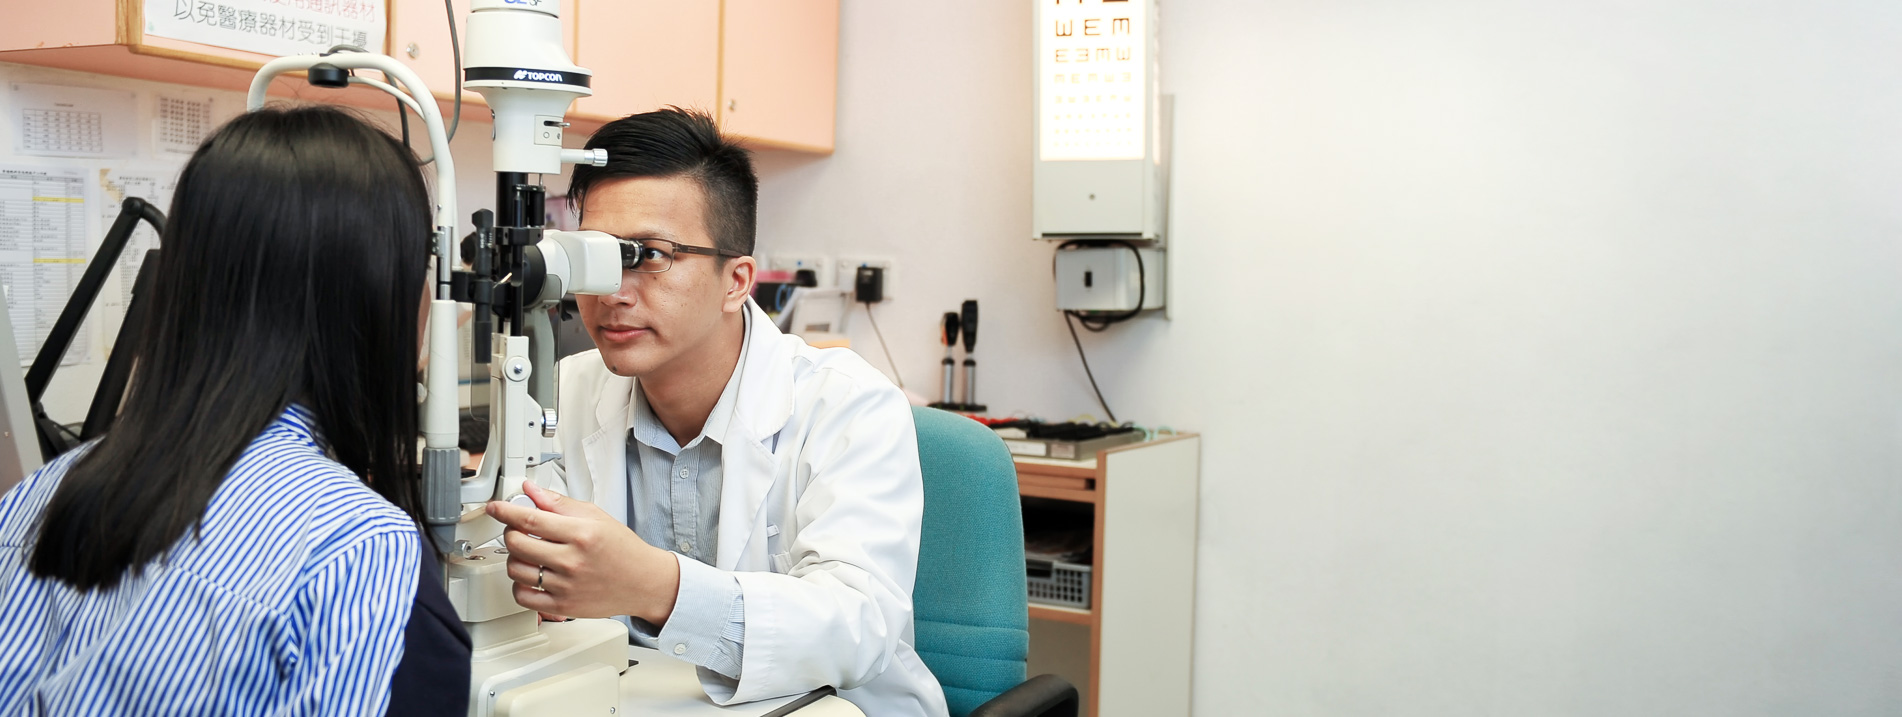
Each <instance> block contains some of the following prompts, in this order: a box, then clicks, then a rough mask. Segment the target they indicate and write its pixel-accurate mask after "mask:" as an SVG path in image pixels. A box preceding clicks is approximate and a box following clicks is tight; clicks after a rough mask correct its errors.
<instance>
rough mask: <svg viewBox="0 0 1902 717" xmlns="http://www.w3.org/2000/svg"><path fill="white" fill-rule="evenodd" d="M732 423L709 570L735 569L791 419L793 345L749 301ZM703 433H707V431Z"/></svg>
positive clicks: (724, 448) (724, 447)
mask: <svg viewBox="0 0 1902 717" xmlns="http://www.w3.org/2000/svg"><path fill="white" fill-rule="evenodd" d="M746 311H747V312H748V323H747V341H746V348H745V349H744V350H743V351H742V352H741V354H740V366H739V369H738V370H739V372H740V385H739V392H738V394H737V395H736V400H735V401H734V402H733V420H732V421H731V422H730V423H728V425H727V429H726V432H725V435H724V436H723V437H722V440H721V441H720V472H721V475H722V476H724V478H723V482H722V483H721V486H720V545H719V550H718V551H717V554H716V555H715V556H714V567H717V568H720V569H721V570H737V569H739V564H740V560H741V558H742V557H744V556H745V555H746V554H747V551H746V547H747V542H748V541H750V540H752V539H753V528H754V525H755V524H756V523H758V522H759V521H758V520H757V518H758V517H759V512H760V510H761V508H763V507H764V506H765V505H766V495H767V493H768V492H769V491H771V490H772V487H773V481H774V480H775V476H776V475H777V474H778V471H777V470H775V467H776V466H777V464H778V458H777V457H776V456H775V455H774V451H775V450H776V449H777V448H778V437H779V431H780V429H782V428H785V427H786V422H787V421H790V420H791V419H792V409H793V383H792V376H793V365H792V352H793V351H794V347H793V345H792V344H793V343H794V342H797V341H798V340H797V339H791V340H788V338H787V337H786V336H785V335H784V334H781V333H780V332H779V328H778V327H776V326H774V325H773V322H772V320H771V319H769V318H767V316H766V312H764V311H761V310H760V308H759V306H758V305H756V304H754V303H753V301H752V299H748V300H747V301H746ZM709 435H712V434H711V433H709Z"/></svg>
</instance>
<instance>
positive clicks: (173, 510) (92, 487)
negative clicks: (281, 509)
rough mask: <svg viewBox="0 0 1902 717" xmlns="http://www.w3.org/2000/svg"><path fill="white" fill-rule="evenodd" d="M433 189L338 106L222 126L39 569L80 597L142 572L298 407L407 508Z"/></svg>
mask: <svg viewBox="0 0 1902 717" xmlns="http://www.w3.org/2000/svg"><path fill="white" fill-rule="evenodd" d="M429 212H430V204H429V196H428V190H427V189H426V188H425V186H424V184H423V179H422V174H421V171H420V168H419V167H418V166H417V164H416V159H415V157H414V156H412V155H411V154H410V153H409V152H407V151H406V150H405V149H404V148H403V147H402V145H401V144H400V143H399V142H398V141H397V140H396V139H394V138H392V137H390V136H389V135H388V134H387V133H385V132H383V131H381V130H379V129H377V128H376V127H374V126H371V125H370V124H368V123H366V122H364V121H363V120H361V119H358V118H357V117H355V116H353V115H350V114H348V113H345V112H344V111H341V110H337V109H333V108H328V107H315V106H314V107H298V108H292V109H264V110H261V111H257V112H252V113H249V114H245V115H243V116H241V117H238V118H237V119H234V120H232V121H231V122H230V123H229V124H226V125H224V126H223V127H222V128H220V129H219V130H218V131H217V132H216V133H215V134H213V135H212V136H211V138H210V139H207V140H205V143H204V144H203V145H201V146H200V147H199V148H198V151H197V153H196V154H193V155H192V158H191V161H190V162H189V163H188V164H186V165H185V169H184V173H183V174H181V175H180V177H179V181H178V188H177V190H176V192H175V194H174V199H173V200H172V211H171V214H170V215H169V216H168V217H167V221H166V225H165V234H164V235H163V236H162V237H161V249H160V252H159V256H158V260H157V261H158V266H157V269H156V271H157V281H156V282H155V286H154V288H153V291H152V296H151V301H152V302H153V303H152V309H153V310H152V311H151V313H150V314H149V315H150V316H151V317H153V318H152V321H151V322H150V323H149V324H148V325H147V326H146V327H145V329H144V331H143V333H142V334H141V335H140V337H139V345H138V351H137V354H136V355H137V368H136V369H135V373H134V377H133V382H132V387H131V390H130V391H129V392H128V393H127V395H126V399H125V403H124V405H123V407H122V408H121V410H120V413H119V417H118V419H117V421H116V422H115V423H114V425H113V428H112V430H111V431H110V432H108V433H107V434H106V435H105V436H104V437H103V438H102V439H101V440H100V441H99V443H98V444H97V445H94V446H92V447H91V449H90V451H89V452H87V453H86V454H85V455H84V456H82V457H80V458H79V459H78V460H77V461H76V462H75V463H74V465H73V466H72V467H71V469H70V470H68V471H67V472H66V475H65V476H64V477H63V478H62V479H61V481H60V484H59V488H58V489H57V491H56V492H55V493H54V494H53V497H52V499H51V501H50V502H49V503H48V504H47V507H46V511H45V513H44V514H43V516H42V522H41V525H40V530H39V537H38V539H37V541H36V542H35V545H34V547H33V556H32V560H31V563H30V566H29V569H30V570H31V571H32V572H33V574H34V575H38V576H41V577H44V578H51V579H56V580H59V581H61V582H64V583H66V584H68V585H70V586H72V587H74V588H76V589H79V590H82V591H84V590H93V589H109V588H111V587H113V586H115V585H117V584H118V583H119V581H120V579H121V578H122V577H123V576H125V575H126V574H128V571H130V572H131V573H132V574H136V573H137V572H139V571H141V570H143V569H144V566H145V565H146V564H148V563H150V562H152V561H153V560H154V559H156V558H158V557H159V556H160V555H161V554H163V553H164V552H165V551H166V550H167V549H169V548H170V547H171V546H172V545H173V544H175V543H177V542H178V540H179V539H180V538H181V537H183V536H184V534H185V531H186V530H187V529H195V528H196V527H197V526H198V525H199V524H200V521H201V520H202V519H203V517H204V513H205V508H206V506H207V505H209V504H210V502H211V498H212V494H213V493H214V492H215V491H216V490H217V489H218V486H219V485H220V484H221V483H222V482H223V481H224V479H225V475H226V473H227V472H229V471H230V470H231V467H232V466H233V465H234V464H235V463H236V462H237V460H238V458H239V457H240V456H241V455H242V454H243V452H244V449H245V448H246V446H247V445H249V444H250V443H251V441H252V440H253V439H255V438H256V437H257V436H258V435H259V434H260V433H262V432H263V430H264V428H265V427H266V426H267V425H269V424H270V423H271V422H272V421H273V420H274V419H276V418H277V417H278V416H279V415H280V414H282V413H283V412H284V411H285V409H286V408H287V407H289V406H290V404H292V403H297V404H300V405H302V406H304V407H305V408H307V409H309V410H310V411H311V413H313V414H314V415H315V418H316V423H317V426H318V433H319V434H320V435H321V441H322V443H321V445H322V447H323V448H324V449H325V450H326V451H327V452H328V453H329V455H330V456H331V457H332V458H334V459H336V460H337V461H338V462H340V463H342V464H343V465H344V466H346V467H348V468H349V469H350V470H352V471H354V472H356V473H357V474H358V475H360V476H363V478H364V479H365V480H366V481H367V482H368V483H369V484H370V486H371V487H372V488H373V489H375V490H376V491H377V492H378V493H380V494H382V495H383V497H385V498H387V499H389V501H390V502H391V503H394V504H395V505H396V506H397V507H398V508H401V509H403V511H404V512H407V513H408V514H409V515H410V516H411V517H416V516H419V515H420V514H421V511H420V508H421V506H422V498H421V491H420V488H419V486H418V485H417V479H416V478H415V466H416V421H417V416H416V412H417V409H416V355H417V330H418V327H417V319H418V313H419V310H420V307H421V302H422V290H423V287H424V284H425V281H426V275H425V274H426V271H427V263H428V246H429V233H430V224H431V221H430V213H429Z"/></svg>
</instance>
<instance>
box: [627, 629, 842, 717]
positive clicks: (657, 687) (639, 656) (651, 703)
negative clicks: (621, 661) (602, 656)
mask: <svg viewBox="0 0 1902 717" xmlns="http://www.w3.org/2000/svg"><path fill="white" fill-rule="evenodd" d="M627 658H628V659H630V660H633V661H635V662H637V663H639V664H636V665H634V666H633V667H629V668H627V671H626V672H623V673H621V710H620V714H619V715H617V716H616V717H623V716H625V717H776V716H777V715H780V714H784V713H783V712H780V711H778V710H780V709H781V708H784V707H785V706H786V705H788V704H790V703H792V702H795V701H798V699H799V698H798V697H780V698H776V699H770V700H760V701H758V702H748V703H746V704H743V705H733V706H731V707H721V706H719V705H716V704H714V703H713V700H710V699H707V693H706V692H705V691H703V690H701V689H700V678H699V677H697V676H696V675H695V674H694V668H693V665H691V664H688V663H686V662H682V661H680V660H676V659H674V658H672V657H670V656H667V655H663V654H661V652H660V651H659V650H650V649H647V648H645V647H636V646H633V645H629V646H628V648H627ZM793 714H796V715H798V716H799V717H865V713H864V712H860V711H859V708H858V707H857V706H856V705H853V704H852V703H851V702H848V701H846V700H844V699H841V698H839V697H837V696H828V697H823V698H820V699H819V700H818V701H817V702H813V703H811V704H808V705H806V706H805V707H802V708H799V709H798V710H797V711H795V712H793Z"/></svg>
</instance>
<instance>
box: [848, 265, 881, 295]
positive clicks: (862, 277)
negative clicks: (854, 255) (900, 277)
mask: <svg viewBox="0 0 1902 717" xmlns="http://www.w3.org/2000/svg"><path fill="white" fill-rule="evenodd" d="M852 296H853V298H854V299H855V300H857V301H860V302H863V303H867V304H876V303H878V302H881V301H884V300H885V269H884V268H882V267H876V266H861V267H859V270H858V274H857V275H856V276H854V277H853V278H852Z"/></svg>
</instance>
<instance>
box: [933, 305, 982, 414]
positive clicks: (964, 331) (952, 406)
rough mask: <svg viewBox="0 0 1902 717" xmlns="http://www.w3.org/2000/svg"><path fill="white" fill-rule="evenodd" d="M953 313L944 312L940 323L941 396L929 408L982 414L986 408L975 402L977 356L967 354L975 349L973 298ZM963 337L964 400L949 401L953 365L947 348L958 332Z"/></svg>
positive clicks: (952, 343)
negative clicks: (941, 324)
mask: <svg viewBox="0 0 1902 717" xmlns="http://www.w3.org/2000/svg"><path fill="white" fill-rule="evenodd" d="M960 308H961V309H962V310H961V311H957V312H950V311H947V312H945V314H944V325H943V330H942V333H940V339H941V340H942V341H943V343H944V396H943V400H940V401H938V402H937V403H933V404H931V407H932V408H941V409H944V410H946V411H956V412H960V413H983V412H985V411H987V410H989V408H988V407H986V406H985V405H984V404H981V403H978V402H977V359H975V358H972V357H971V351H972V349H975V348H977V300H976V299H970V300H967V301H965V302H964V305H963V306H962V307H960ZM960 334H961V335H962V336H963V337H964V401H963V402H962V403H960V402H956V401H953V400H952V393H953V391H952V381H951V374H952V369H953V367H955V366H956V365H957V364H956V362H955V361H953V360H952V358H951V350H952V348H953V347H954V346H955V345H956V344H957V343H958V337H959V335H960Z"/></svg>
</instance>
